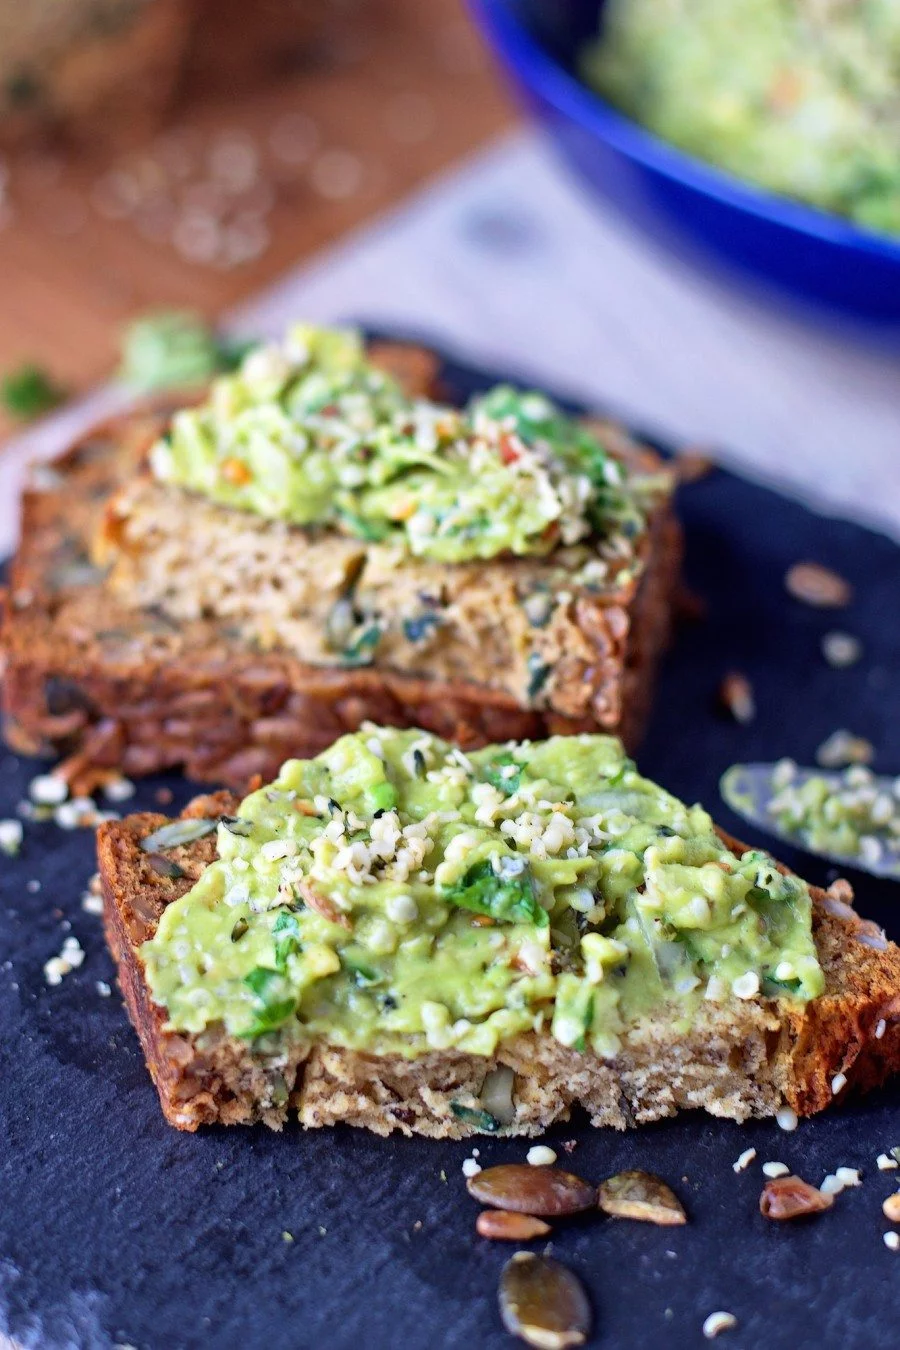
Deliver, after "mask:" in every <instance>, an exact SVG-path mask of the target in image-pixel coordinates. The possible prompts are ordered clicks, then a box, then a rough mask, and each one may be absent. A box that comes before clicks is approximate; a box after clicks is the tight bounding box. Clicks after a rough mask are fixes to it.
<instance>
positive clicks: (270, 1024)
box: [244, 966, 297, 1036]
mask: <svg viewBox="0 0 900 1350" xmlns="http://www.w3.org/2000/svg"><path fill="white" fill-rule="evenodd" d="M244 984H246V985H247V987H248V988H249V989H251V990H252V991H253V993H254V994H255V995H256V998H257V1000H258V1001H259V1004H260V1006H259V1008H258V1009H257V1012H256V1016H255V1019H254V1021H253V1022H252V1023H251V1025H250V1027H249V1028H248V1029H247V1031H246V1032H244V1035H246V1036H262V1035H263V1034H264V1033H265V1032H267V1031H274V1029H275V1028H276V1027H280V1026H281V1024H282V1023H283V1022H285V1021H287V1019H288V1018H289V1017H290V1016H291V1014H292V1013H293V1012H294V1010H295V1008H296V1006H297V1003H296V999H295V998H294V997H293V996H291V997H290V998H286V997H285V996H284V990H285V989H286V988H289V986H288V985H287V984H286V983H285V981H284V980H283V979H282V977H281V975H280V974H279V973H278V971H277V970H269V969H268V967H266V966H255V967H254V969H253V970H251V971H250V973H249V975H245V976H244Z"/></svg>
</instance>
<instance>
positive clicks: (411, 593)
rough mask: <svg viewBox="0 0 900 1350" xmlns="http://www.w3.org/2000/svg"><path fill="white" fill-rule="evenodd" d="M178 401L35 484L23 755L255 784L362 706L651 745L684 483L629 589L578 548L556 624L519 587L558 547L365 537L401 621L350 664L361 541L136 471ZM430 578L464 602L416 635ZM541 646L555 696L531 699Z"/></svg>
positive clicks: (427, 383)
mask: <svg viewBox="0 0 900 1350" xmlns="http://www.w3.org/2000/svg"><path fill="white" fill-rule="evenodd" d="M370 355H371V356H372V359H373V360H376V359H377V360H378V362H379V363H380V364H381V365H383V366H385V367H387V368H388V369H390V370H391V372H392V373H393V374H394V375H395V376H396V377H397V378H399V379H401V380H402V382H403V383H404V384H405V386H406V388H407V389H408V390H410V391H412V392H416V393H421V394H425V393H427V392H428V391H429V390H431V389H432V387H433V385H434V384H435V380H436V370H437V362H436V360H435V358H434V357H433V356H432V355H431V354H430V353H427V352H424V351H422V350H421V349H417V348H410V347H406V346H403V345H402V344H379V345H378V347H377V348H375V349H373V350H372V351H371V352H370ZM170 413H171V409H168V408H165V407H160V408H158V409H156V410H152V411H151V412H149V413H146V412H145V413H139V414H134V415H132V416H130V417H125V418H120V419H118V420H117V421H114V422H111V423H108V424H107V425H105V426H103V427H99V428H97V429H96V430H95V431H93V432H92V433H91V434H89V435H88V436H87V437H86V438H85V439H84V440H82V441H81V442H80V443H79V444H78V445H77V446H75V447H74V448H73V449H71V450H70V451H69V452H68V453H67V454H65V455H64V456H63V457H62V458H61V459H59V460H57V461H56V462H55V463H54V464H53V465H52V466H49V467H48V466H44V467H43V468H42V469H41V470H40V471H39V475H38V478H37V480H36V483H35V486H34V488H33V489H31V490H29V491H28V492H26V494H25V497H24V501H23V508H22V531H21V537H22V542H21V545H20V547H19V550H18V553H17V555H16V557H15V559H14V561H13V564H12V567H11V573H10V586H9V595H8V600H7V604H6V606H5V615H4V619H3V625H2V630H0V649H2V659H3V662H4V668H5V673H4V680H3V704H4V710H5V715H6V720H5V735H6V738H7V740H8V742H9V744H10V745H11V746H13V747H14V748H15V749H16V750H19V751H21V752H23V753H41V754H52V755H54V756H56V757H59V756H60V755H64V756H68V757H69V760H70V763H69V766H68V774H69V777H70V779H72V780H73V782H74V785H75V787H76V789H81V790H84V789H88V790H89V789H90V788H91V787H92V786H93V785H94V784H95V783H96V781H97V778H98V777H100V776H102V774H103V773H104V772H106V773H107V774H108V773H109V772H110V771H113V770H116V771H120V772H124V773H126V774H129V775H132V776H135V775H140V774H145V773H151V772H156V771H159V770H164V769H168V768H176V767H181V768H183V770H184V772H185V773H186V774H187V776H188V777H190V778H193V779H196V780H199V781H202V782H213V783H227V784H228V785H230V786H234V787H236V788H240V787H243V786H244V785H245V784H246V783H247V782H248V781H249V779H250V778H251V777H252V776H253V775H254V774H256V773H259V774H261V775H262V776H263V777H264V778H271V777H272V776H274V774H275V772H276V771H277V769H278V766H279V765H280V764H281V763H282V762H283V761H284V760H285V759H286V758H288V757H289V756H295V755H299V756H307V755H313V754H315V753H317V752H318V751H319V750H321V749H322V748H324V746H326V745H328V744H329V743H330V742H331V741H332V740H334V739H335V737H336V736H338V735H340V734H342V733H343V732H345V731H348V730H354V729H355V728H356V727H358V726H359V725H360V723H361V722H362V721H364V720H366V719H369V720H372V721H376V722H381V723H384V724H390V725H395V726H414V725H419V726H423V727H425V728H426V729H429V730H432V731H436V732H438V733H439V734H440V735H442V736H444V737H446V738H448V739H451V740H454V741H456V742H457V743H459V744H461V745H464V746H474V745H482V744H485V743H488V742H490V741H503V740H507V739H511V738H524V737H532V738H535V737H540V736H543V735H546V734H548V733H553V732H570V731H571V732H577V731H582V730H597V729H603V730H609V731H614V732H617V733H618V734H619V735H620V736H621V737H622V738H623V740H625V741H626V743H628V744H630V745H633V744H634V743H635V742H636V740H637V738H638V736H639V734H640V731H641V729H642V726H643V723H644V721H645V718H646V716H647V713H648V711H649V707H650V703H651V698H652V690H653V685H654V678H655V673H656V668H657V665H658V662H659V658H660V655H661V652H662V650H663V648H664V646H665V645H666V642H667V639H668V635H669V631H670V627H671V621H672V611H673V603H674V597H675V594H676V590H677V586H678V581H679V569H680V558H681V536H680V530H679V527H678V524H677V522H676V520H675V517H674V514H673V511H672V506H671V498H670V497H669V496H665V497H664V498H663V499H662V500H661V502H660V504H659V505H658V506H657V507H656V508H655V509H654V510H653V512H652V513H651V516H650V519H649V520H648V524H647V528H646V530H645V531H644V532H643V534H642V537H641V538H640V540H639V541H638V542H637V544H636V549H637V553H638V556H639V558H640V565H641V566H640V575H639V577H638V576H634V575H631V572H629V569H624V571H623V578H622V580H621V582H620V583H615V584H610V585H609V586H608V587H606V588H604V589H602V590H599V591H597V590H595V589H594V588H587V589H585V588H582V589H581V590H579V588H578V587H577V586H574V585H568V584H566V582H567V577H568V573H567V570H566V569H567V566H568V564H567V562H566V559H565V558H560V560H559V562H558V563H556V562H554V563H552V567H554V568H555V570H556V572H557V573H560V574H561V576H562V580H560V578H559V577H556V579H555V581H554V586H555V588H556V593H557V594H558V595H559V596H560V597H561V598H560V603H559V604H558V605H557V608H556V611H555V615H556V617H554V619H553V621H552V622H551V623H549V624H547V626H546V630H545V631H544V630H543V629H538V628H535V627H531V628H529V621H527V620H526V618H525V617H523V607H522V605H521V603H520V599H521V592H522V587H523V585H525V584H527V585H528V586H534V587H537V589H538V590H540V589H541V588H542V587H543V586H544V581H543V579H542V575H541V568H542V567H544V568H545V569H546V568H547V567H548V566H551V564H550V563H549V562H544V563H542V562H541V561H540V560H535V559H530V558H521V559H499V558H498V559H490V560H488V561H487V562H486V563H484V564H454V565H449V566H444V567H443V568H440V567H437V566H436V565H434V564H430V565H429V564H427V563H424V562H422V561H421V560H419V561H415V560H413V561H410V562H407V563H405V564H404V566H401V567H398V566H397V564H396V558H393V559H392V558H391V557H388V556H387V555H388V553H389V550H386V549H381V550H380V551H379V550H378V549H370V550H369V553H370V554H371V557H369V555H368V554H366V567H367V577H366V585H365V587H364V588H361V589H363V590H365V594H364V595H361V603H362V604H364V605H365V606H370V607H374V608H375V609H376V610H377V612H378V613H379V614H384V613H385V612H388V611H389V612H391V613H393V614H394V615H395V620H396V621H395V622H394V623H393V627H390V626H388V628H386V629H385V632H384V641H383V643H382V644H381V647H380V648H379V653H378V654H377V655H376V657H375V659H374V661H373V663H372V664H369V665H363V664H353V663H352V662H350V663H348V662H346V661H345V662H343V663H340V662H339V661H338V658H336V657H332V658H331V659H330V660H329V657H328V656H327V654H326V650H325V645H324V644H323V640H322V637H323V631H324V629H325V627H326V625H327V623H328V619H329V615H330V614H331V613H333V612H334V611H335V607H336V605H339V603H340V589H341V585H342V577H343V575H344V573H345V572H346V571H348V570H349V572H350V573H355V572H356V571H357V570H358V567H359V560H360V555H361V546H360V544H359V541H351V540H347V539H345V538H343V537H342V536H339V535H334V534H329V535H327V536H325V537H322V538H318V539H317V538H316V536H315V534H314V532H313V533H311V534H307V533H306V532H304V531H300V530H296V529H292V528H291V527H288V526H285V525H283V524H281V523H279V522H273V521H267V520H263V519H261V518H259V517H257V516H255V515H254V514H253V513H252V512H250V511H241V510H235V509H233V508H226V507H222V506H219V505H216V504H215V503H212V502H207V501H206V500H205V499H202V498H200V497H197V496H195V495H192V494H190V493H188V492H183V491H181V490H180V489H177V488H174V487H168V486H163V485H160V484H157V483H155V482H154V481H153V480H152V479H150V478H149V477H148V476H147V475H142V472H141V466H142V464H143V461H144V459H145V456H146V454H147V451H148V449H149V447H150V446H151V445H152V443H153V442H154V440H155V439H156V438H157V437H158V435H159V434H160V432H161V431H162V430H163V429H164V427H165V424H166V421H167V418H168V416H169V415H170ZM602 434H603V435H604V437H605V439H606V440H607V443H608V444H609V448H610V452H611V453H612V454H613V455H614V456H615V457H618V458H619V459H620V460H623V461H626V462H627V461H629V460H631V461H632V462H636V463H639V464H640V465H641V467H642V468H647V467H649V468H651V469H652V468H653V467H654V466H656V467H658V466H659V460H658V459H656V457H655V456H653V455H652V454H651V453H650V452H647V451H643V450H642V449H641V448H640V447H638V446H636V445H635V444H634V443H633V442H631V441H630V440H629V439H628V438H627V437H626V436H625V435H624V433H622V432H619V431H616V430H615V429H611V428H605V430H604V431H603V432H602ZM98 540H99V541H100V543H99V550H100V551H99V554H98V552H97V548H98ZM362 548H363V549H364V548H365V546H362ZM563 552H564V551H563ZM376 555H377V556H376ZM98 556H99V558H100V560H101V562H102V564H103V565H101V566H97V565H96V560H97V558H98ZM551 556H555V555H551ZM107 567H111V571H109V573H108V572H107ZM304 578H305V580H304ZM329 588H330V589H329ZM435 588H436V589H437V590H438V592H439V593H441V595H442V596H443V597H445V599H444V600H442V604H443V603H445V604H446V609H445V610H444V613H445V614H447V615H450V616H451V617H450V619H448V621H447V622H446V623H444V622H442V625H441V631H440V634H439V636H437V637H435V635H434V633H433V632H431V633H430V634H429V635H428V636H427V638H426V639H425V640H424V641H422V640H420V638H419V635H418V630H417V629H416V627H415V626H414V620H413V627H410V626H409V624H410V619H409V614H410V613H412V612H413V611H412V608H411V607H412V606H413V605H414V602H415V601H416V597H417V596H421V595H422V594H424V593H430V592H431V591H433V590H434V589H435ZM504 616H506V617H504ZM507 619H508V621H507ZM410 633H411V634H412V635H413V636H412V637H411V638H410V636H409V635H410ZM535 643H536V644H538V645H539V646H540V645H541V644H543V647H545V648H546V650H545V651H543V648H542V653H543V654H542V670H545V671H549V672H550V677H549V679H548V681H547V688H548V690H550V693H548V694H547V695H546V697H545V696H544V694H543V693H542V694H541V696H540V698H539V699H530V698H529V697H528V692H527V691H528V682H529V677H528V663H527V659H526V658H527V656H528V653H529V652H530V651H531V646H529V645H528V644H532V646H533V645H534V644H535ZM382 649H383V655H382Z"/></svg>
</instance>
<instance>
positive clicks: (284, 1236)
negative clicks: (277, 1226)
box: [281, 1229, 294, 1242]
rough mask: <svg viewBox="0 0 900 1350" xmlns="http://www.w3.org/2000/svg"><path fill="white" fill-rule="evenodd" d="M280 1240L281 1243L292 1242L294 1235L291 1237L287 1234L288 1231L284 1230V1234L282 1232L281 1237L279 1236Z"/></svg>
mask: <svg viewBox="0 0 900 1350" xmlns="http://www.w3.org/2000/svg"><path fill="white" fill-rule="evenodd" d="M281 1240H282V1242H293V1240H294V1235H293V1233H289V1232H288V1230H287V1229H285V1230H284V1232H283V1233H282V1235H281Z"/></svg>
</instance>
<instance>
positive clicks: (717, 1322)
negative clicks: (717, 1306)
mask: <svg viewBox="0 0 900 1350" xmlns="http://www.w3.org/2000/svg"><path fill="white" fill-rule="evenodd" d="M736 1326H737V1318H736V1317H735V1315H734V1313H730V1312H714V1313H710V1314H709V1317H707V1319H706V1321H705V1322H704V1323H703V1335H704V1336H705V1337H706V1339H707V1340H708V1341H713V1340H715V1338H716V1337H717V1336H718V1335H719V1333H720V1332H721V1331H731V1330H733V1328H734V1327H736Z"/></svg>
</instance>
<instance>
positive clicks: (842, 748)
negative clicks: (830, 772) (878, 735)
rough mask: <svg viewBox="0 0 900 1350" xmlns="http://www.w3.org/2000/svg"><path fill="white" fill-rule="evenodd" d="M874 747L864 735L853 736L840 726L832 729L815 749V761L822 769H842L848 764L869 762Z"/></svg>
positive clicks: (873, 753)
mask: <svg viewBox="0 0 900 1350" xmlns="http://www.w3.org/2000/svg"><path fill="white" fill-rule="evenodd" d="M874 758H875V747H874V746H873V744H872V742H871V741H867V740H866V739H865V737H864V736H855V735H854V734H853V732H852V731H847V730H846V728H844V727H841V728H840V729H839V730H838V731H833V732H832V733H831V735H830V736H826V738H825V740H824V741H823V742H822V744H821V745H820V746H819V748H818V750H817V751H816V763H817V764H820V765H821V766H822V768H823V769H844V768H846V767H847V766H848V765H849V764H871V763H872V760H873V759H874Z"/></svg>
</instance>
